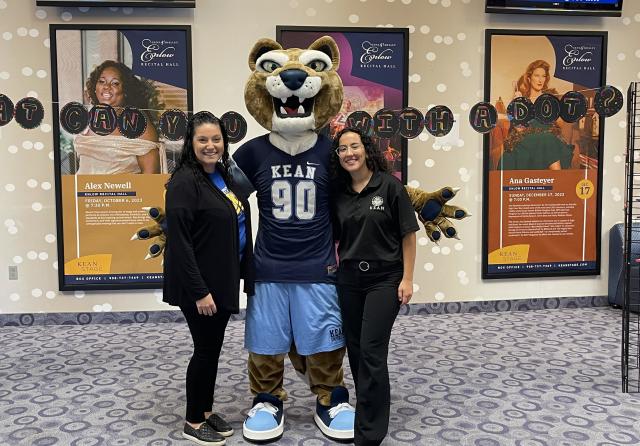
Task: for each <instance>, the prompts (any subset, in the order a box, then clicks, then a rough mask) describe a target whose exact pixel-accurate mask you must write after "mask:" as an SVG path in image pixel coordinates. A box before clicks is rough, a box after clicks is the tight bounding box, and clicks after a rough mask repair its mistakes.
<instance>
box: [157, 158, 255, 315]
mask: <svg viewBox="0 0 640 446" xmlns="http://www.w3.org/2000/svg"><path fill="white" fill-rule="evenodd" d="M229 189H231V190H232V191H233V192H234V194H236V196H237V198H238V199H239V200H240V202H241V203H242V206H243V207H244V212H245V215H246V222H245V224H246V233H247V243H246V246H245V249H244V252H243V255H242V261H240V256H239V252H238V251H239V240H238V218H237V213H236V210H235V209H234V207H233V204H232V203H231V201H230V200H229V199H228V198H226V197H225V195H224V194H223V193H222V192H221V191H220V190H219V189H218V188H217V187H215V186H214V185H213V184H212V183H211V181H209V179H208V178H206V177H205V176H204V175H201V174H199V173H197V172H195V171H194V170H193V169H191V168H189V167H186V166H185V167H183V168H181V169H180V170H179V171H178V172H176V173H175V174H174V175H173V177H172V179H171V181H170V182H169V184H168V185H167V195H166V219H167V227H168V228H167V244H166V247H165V253H164V288H163V294H164V297H163V300H164V301H165V302H167V303H169V304H171V305H184V304H189V303H193V304H194V305H195V301H197V300H199V299H202V298H203V297H205V296H206V295H207V294H208V293H211V295H212V296H213V300H214V302H215V304H216V306H217V308H218V309H221V310H224V311H228V312H231V313H238V311H239V292H240V279H241V278H242V279H244V291H245V293H247V294H248V295H253V289H254V270H253V247H252V245H253V242H252V239H251V214H250V210H249V203H248V202H247V200H246V198H245V197H243V196H242V195H240V194H238V193H236V192H235V190H234V187H233V185H231V186H229Z"/></svg>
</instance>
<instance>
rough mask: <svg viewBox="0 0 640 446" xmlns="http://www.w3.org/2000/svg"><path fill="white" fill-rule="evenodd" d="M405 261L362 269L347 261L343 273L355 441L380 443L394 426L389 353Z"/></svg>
mask: <svg viewBox="0 0 640 446" xmlns="http://www.w3.org/2000/svg"><path fill="white" fill-rule="evenodd" d="M401 280H402V265H397V264H393V265H387V266H381V265H378V266H377V267H374V266H371V268H370V270H369V271H360V269H359V268H358V266H357V263H355V264H352V263H350V262H345V265H342V264H341V266H340V270H339V271H338V298H339V300H340V310H341V312H342V325H343V329H344V334H345V338H346V342H347V354H348V356H349V365H350V366H351V373H352V374H353V379H354V382H355V385H356V398H357V402H356V420H355V438H354V442H355V444H356V445H378V444H380V443H381V442H382V440H383V439H384V437H385V436H386V435H387V430H388V428H389V408H390V405H391V401H390V388H389V371H388V368H387V356H388V353H389V339H390V338H391V328H392V327H393V323H394V322H395V319H396V316H397V315H398V311H399V309H400V302H399V301H398V285H399V284H400V281H401Z"/></svg>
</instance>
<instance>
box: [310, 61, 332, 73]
mask: <svg viewBox="0 0 640 446" xmlns="http://www.w3.org/2000/svg"><path fill="white" fill-rule="evenodd" d="M307 66H308V67H309V68H311V69H312V70H315V71H324V70H325V69H326V68H327V64H326V63H325V62H323V61H321V60H320V59H316V60H312V61H311V62H309V63H308V64H307Z"/></svg>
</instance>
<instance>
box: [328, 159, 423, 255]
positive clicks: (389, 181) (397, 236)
mask: <svg viewBox="0 0 640 446" xmlns="http://www.w3.org/2000/svg"><path fill="white" fill-rule="evenodd" d="M333 216H334V218H333V225H334V236H335V237H336V240H339V245H338V255H339V256H340V261H341V262H342V261H346V260H358V261H360V260H367V261H381V262H394V263H395V262H400V263H402V239H403V237H404V236H405V235H407V234H409V233H411V232H416V231H418V230H419V229H420V227H419V226H418V221H417V220H416V215H415V212H414V210H413V206H412V205H411V201H410V200H409V194H407V191H406V189H405V188H404V186H403V185H402V183H401V182H400V181H399V180H398V179H397V178H396V177H394V176H393V175H390V174H388V173H383V172H375V173H374V174H373V176H372V177H371V179H370V180H369V183H368V184H367V185H366V186H365V188H364V189H363V190H362V192H360V193H357V192H355V191H354V190H353V189H351V185H348V186H347V187H346V189H345V190H340V191H338V192H337V193H336V195H335V197H334V200H333Z"/></svg>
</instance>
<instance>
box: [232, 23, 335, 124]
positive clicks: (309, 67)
mask: <svg viewBox="0 0 640 446" xmlns="http://www.w3.org/2000/svg"><path fill="white" fill-rule="evenodd" d="M339 65H340V53H339V51H338V46H337V45H336V42H335V41H334V40H333V39H332V38H331V37H328V36H324V37H321V38H319V39H318V40H316V41H315V42H313V43H312V44H311V45H310V46H309V48H307V49H299V48H291V49H287V50H285V49H283V48H282V46H280V44H279V43H277V42H275V41H273V40H271V39H261V40H259V41H258V42H257V43H256V44H255V45H254V47H253V49H252V50H251V54H250V55H249V67H250V68H251V70H252V73H251V77H249V80H248V81H247V85H246V87H245V90H244V100H245V103H246V105H247V110H249V113H251V115H252V116H253V117H254V118H255V119H256V121H258V122H259V123H260V125H262V126H263V127H264V128H266V129H267V130H269V131H273V132H278V133H283V134H286V133H299V132H305V131H309V130H312V131H313V130H317V129H319V128H321V127H323V126H324V125H325V124H327V123H328V122H329V121H330V120H331V118H333V117H334V116H335V115H336V114H337V113H338V111H339V110H340V106H341V105H342V80H341V79H340V76H338V73H337V70H338V66H339Z"/></svg>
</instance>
